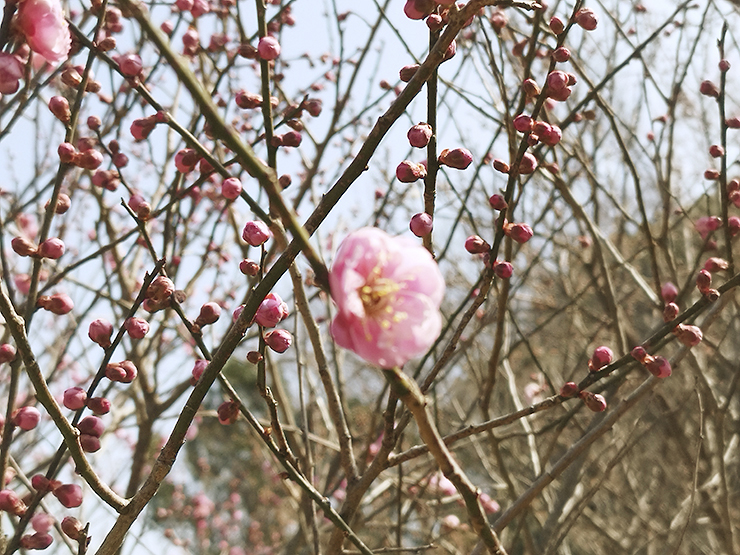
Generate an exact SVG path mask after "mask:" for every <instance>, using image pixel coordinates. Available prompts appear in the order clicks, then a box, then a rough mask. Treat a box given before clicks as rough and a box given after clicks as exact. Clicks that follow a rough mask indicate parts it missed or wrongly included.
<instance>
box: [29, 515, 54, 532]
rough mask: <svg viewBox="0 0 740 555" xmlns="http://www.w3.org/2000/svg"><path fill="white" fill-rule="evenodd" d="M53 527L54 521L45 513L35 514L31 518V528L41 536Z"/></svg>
mask: <svg viewBox="0 0 740 555" xmlns="http://www.w3.org/2000/svg"><path fill="white" fill-rule="evenodd" d="M52 526H54V519H53V518H52V517H51V516H50V515H47V514H46V513H37V514H35V515H33V517H32V518H31V528H33V529H34V530H36V532H39V533H41V534H45V533H46V532H48V531H49V530H51V527H52Z"/></svg>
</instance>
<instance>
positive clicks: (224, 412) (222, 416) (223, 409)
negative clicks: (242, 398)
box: [216, 401, 239, 426]
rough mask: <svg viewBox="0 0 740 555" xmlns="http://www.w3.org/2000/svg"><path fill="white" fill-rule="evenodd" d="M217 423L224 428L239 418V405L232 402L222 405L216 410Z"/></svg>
mask: <svg viewBox="0 0 740 555" xmlns="http://www.w3.org/2000/svg"><path fill="white" fill-rule="evenodd" d="M216 413H217V414H218V421H219V422H220V423H221V424H223V425H224V426H228V425H229V424H233V423H234V422H236V420H237V418H239V405H238V404H237V403H235V402H234V401H226V402H225V403H222V404H221V405H220V406H219V407H218V409H217V410H216Z"/></svg>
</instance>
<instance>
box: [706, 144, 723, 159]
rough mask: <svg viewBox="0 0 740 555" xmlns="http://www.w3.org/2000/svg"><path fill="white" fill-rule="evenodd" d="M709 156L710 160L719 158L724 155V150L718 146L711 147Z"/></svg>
mask: <svg viewBox="0 0 740 555" xmlns="http://www.w3.org/2000/svg"><path fill="white" fill-rule="evenodd" d="M709 155H710V156H711V157H712V158H720V157H722V156H724V155H725V149H724V148H722V147H721V146H720V145H712V146H710V147H709Z"/></svg>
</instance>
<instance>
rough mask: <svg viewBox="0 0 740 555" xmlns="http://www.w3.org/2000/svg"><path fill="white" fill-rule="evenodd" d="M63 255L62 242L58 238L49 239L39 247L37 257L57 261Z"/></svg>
mask: <svg viewBox="0 0 740 555" xmlns="http://www.w3.org/2000/svg"><path fill="white" fill-rule="evenodd" d="M63 254H64V241H62V240H61V239H59V238H58V237H50V238H49V239H47V240H46V241H44V242H43V243H41V244H40V245H39V250H38V255H39V256H40V257H41V258H50V259H52V260H57V259H59V258H61V257H62V255H63Z"/></svg>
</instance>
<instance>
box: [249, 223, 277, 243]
mask: <svg viewBox="0 0 740 555" xmlns="http://www.w3.org/2000/svg"><path fill="white" fill-rule="evenodd" d="M270 237H272V233H271V232H270V229H269V228H268V227H267V224H265V223H264V222H261V221H257V220H252V221H249V222H247V223H246V224H245V226H244V230H243V231H242V239H244V240H245V241H246V242H247V243H248V244H249V245H251V246H252V247H259V246H260V245H262V244H264V243H265V242H266V241H267V240H268V239H269V238H270Z"/></svg>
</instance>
